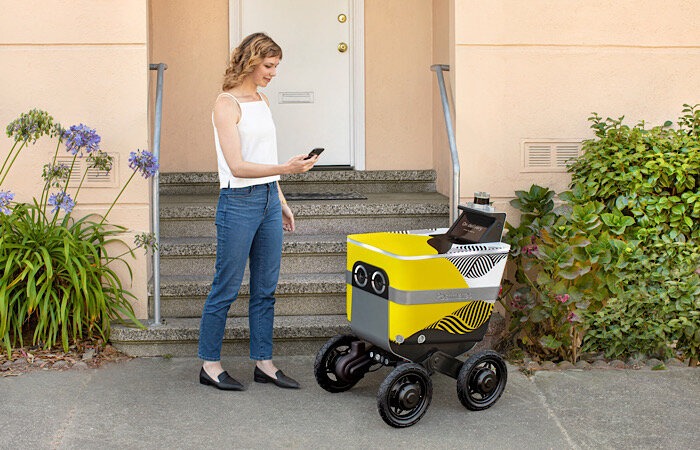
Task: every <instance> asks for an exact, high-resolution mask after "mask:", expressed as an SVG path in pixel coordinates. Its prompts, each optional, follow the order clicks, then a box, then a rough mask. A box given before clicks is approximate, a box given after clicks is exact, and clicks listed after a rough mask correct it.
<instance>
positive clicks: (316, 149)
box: [304, 148, 324, 159]
mask: <svg viewBox="0 0 700 450" xmlns="http://www.w3.org/2000/svg"><path fill="white" fill-rule="evenodd" d="M323 150H324V149H322V148H315V149H313V150H311V151H310V152H309V154H308V155H306V158H304V159H311V158H313V157H314V155H320V154H321V153H323Z"/></svg>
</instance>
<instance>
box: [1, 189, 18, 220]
mask: <svg viewBox="0 0 700 450" xmlns="http://www.w3.org/2000/svg"><path fill="white" fill-rule="evenodd" d="M14 198H15V194H13V193H12V192H10V191H0V212H1V213H3V214H5V215H6V216H9V215H10V212H11V211H10V202H11V201H12V200H13V199H14Z"/></svg>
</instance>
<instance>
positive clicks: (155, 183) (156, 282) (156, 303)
mask: <svg viewBox="0 0 700 450" xmlns="http://www.w3.org/2000/svg"><path fill="white" fill-rule="evenodd" d="M167 68H168V66H167V65H166V64H163V63H158V64H149V65H148V69H149V70H157V71H158V81H157V84H156V110H155V124H154V125H153V149H152V150H153V156H155V157H156V158H157V160H158V161H160V124H161V119H162V112H163V72H165V70H166V69H167ZM159 174H160V170H158V171H156V174H155V175H154V176H153V178H152V185H151V186H152V190H153V192H152V195H153V200H152V202H151V208H152V209H151V217H152V221H153V234H154V235H155V238H156V243H158V246H157V247H156V248H154V249H153V323H152V324H151V326H160V325H161V323H162V319H161V317H160V192H159V191H160V180H159Z"/></svg>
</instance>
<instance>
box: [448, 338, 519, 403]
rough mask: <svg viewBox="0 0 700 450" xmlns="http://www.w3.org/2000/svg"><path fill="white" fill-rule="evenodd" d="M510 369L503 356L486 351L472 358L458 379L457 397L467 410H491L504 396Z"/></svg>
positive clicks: (463, 367)
mask: <svg viewBox="0 0 700 450" xmlns="http://www.w3.org/2000/svg"><path fill="white" fill-rule="evenodd" d="M507 381H508V369H507V368H506V363H505V361H503V358H501V355H499V354H498V353H496V352H494V351H493V350H484V351H482V352H479V353H476V354H474V355H472V356H470V357H469V358H468V359H467V360H466V361H465V362H464V364H463V365H462V368H461V369H460V370H459V376H458V377H457V396H458V397H459V401H460V402H462V405H464V407H465V408H467V409H470V410H472V411H481V410H484V409H487V408H490V407H491V406H492V405H493V404H494V403H496V401H498V399H499V398H500V397H501V394H503V390H504V389H505V388H506V382H507Z"/></svg>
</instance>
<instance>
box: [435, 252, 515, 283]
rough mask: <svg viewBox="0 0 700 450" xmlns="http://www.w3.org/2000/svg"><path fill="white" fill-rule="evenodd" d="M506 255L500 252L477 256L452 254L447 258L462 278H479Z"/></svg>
mask: <svg viewBox="0 0 700 450" xmlns="http://www.w3.org/2000/svg"><path fill="white" fill-rule="evenodd" d="M507 256H508V254H507V253H500V254H491V255H477V256H461V257H460V256H453V257H451V258H450V257H448V258H447V259H448V260H449V261H450V262H451V263H452V264H454V266H455V267H456V268H457V270H459V273H461V274H462V276H463V277H464V278H479V277H483V276H484V275H486V274H487V273H489V271H490V270H491V269H493V267H494V266H495V265H496V264H498V263H499V262H501V261H502V260H503V259H505V258H506V257H507Z"/></svg>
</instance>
